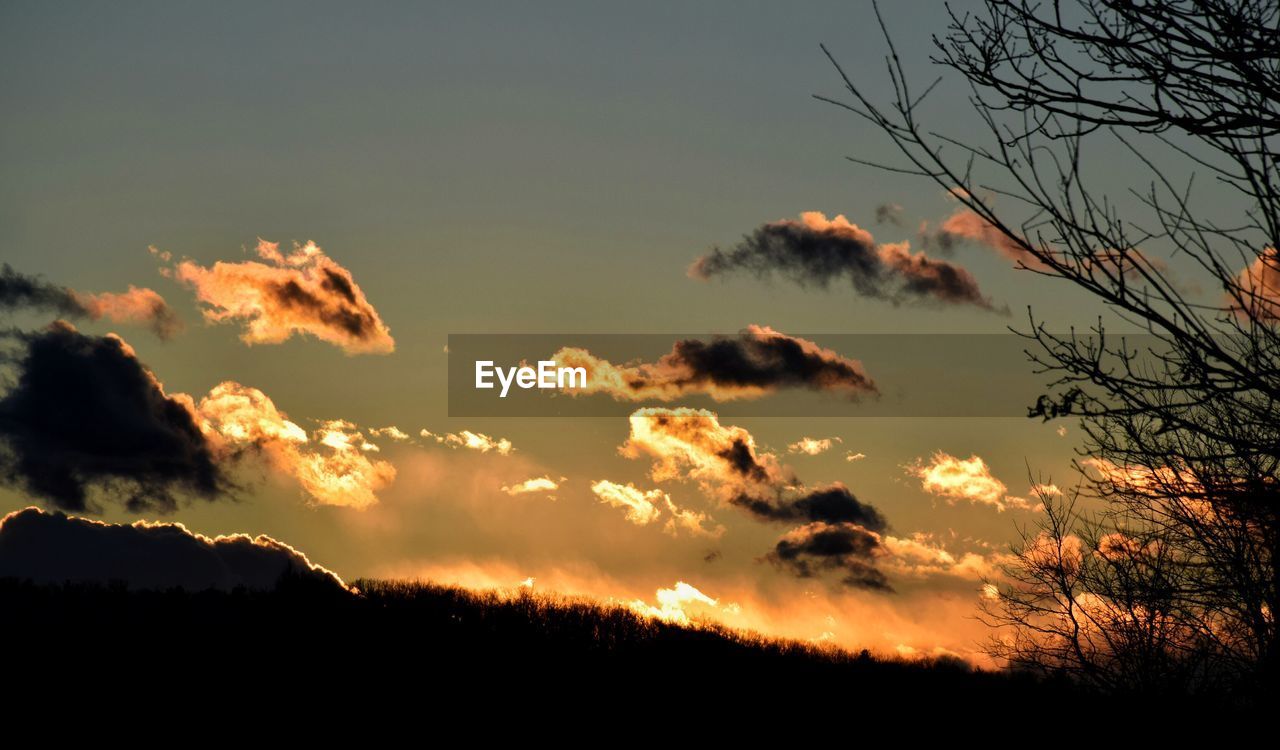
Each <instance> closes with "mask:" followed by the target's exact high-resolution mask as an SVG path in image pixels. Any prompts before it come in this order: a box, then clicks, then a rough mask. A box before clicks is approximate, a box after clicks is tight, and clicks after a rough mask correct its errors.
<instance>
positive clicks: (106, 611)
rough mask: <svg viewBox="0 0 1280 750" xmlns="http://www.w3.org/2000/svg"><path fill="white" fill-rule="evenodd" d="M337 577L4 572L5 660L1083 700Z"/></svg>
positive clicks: (178, 672)
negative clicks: (111, 579) (61, 579)
mask: <svg viewBox="0 0 1280 750" xmlns="http://www.w3.org/2000/svg"><path fill="white" fill-rule="evenodd" d="M354 585H355V587H356V588H357V589H358V590H359V591H360V593H359V594H352V593H349V592H348V591H345V590H342V589H340V588H337V587H333V586H327V585H323V584H319V583H317V582H316V581H315V579H313V578H305V577H300V576H293V577H285V578H283V579H282V580H281V582H280V584H279V585H278V586H277V587H276V588H275V589H274V590H268V591H255V590H250V589H245V588H238V589H235V590H232V591H218V590H208V591H203V592H189V591H185V590H182V589H176V588H175V589H171V590H167V591H155V590H134V589H129V588H128V587H126V586H124V585H123V584H119V585H101V584H86V583H66V584H61V585H48V584H46V585H39V584H35V583H32V582H27V581H20V580H16V579H4V580H0V611H2V612H3V613H4V617H3V618H2V619H0V637H3V639H4V643H6V644H10V646H9V648H8V649H7V651H8V653H7V655H6V669H7V672H8V675H9V676H10V678H11V679H14V680H18V679H22V680H28V681H40V680H41V679H48V678H49V677H50V676H51V675H65V674H74V675H77V676H78V678H80V679H87V680H90V681H92V680H93V679H95V676H98V677H101V678H102V679H104V680H106V679H109V676H112V675H119V674H123V673H125V672H128V673H131V674H133V675H135V676H136V675H138V674H142V675H147V676H148V678H149V679H152V680H153V681H155V682H156V684H162V685H167V686H172V688H173V689H178V690H181V689H184V688H182V687H179V686H182V685H185V684H188V683H189V682H191V681H193V680H195V681H199V682H207V681H208V680H210V679H220V678H221V677H226V676H227V675H229V674H233V673H234V672H235V671H236V670H249V671H251V672H252V673H255V674H263V675H288V679H289V681H290V682H296V683H298V684H306V685H308V686H309V687H310V688H312V689H324V690H336V691H338V692H339V693H346V692H349V691H350V690H351V686H352V685H361V686H364V688H362V689H378V688H379V687H380V686H381V687H382V688H387V687H388V686H389V685H390V684H399V682H398V681H400V680H405V679H408V680H411V681H413V682H414V683H415V684H430V685H432V686H439V685H452V686H455V687H456V686H459V685H471V686H472V689H474V688H475V686H477V685H479V687H480V688H481V689H483V690H485V691H486V694H489V695H497V694H503V693H506V694H509V695H515V694H525V695H530V696H538V695H540V694H544V693H545V692H546V691H551V692H553V694H559V691H563V690H568V691H571V692H572V693H573V694H578V695H587V696H592V695H594V696H595V697H596V698H603V697H605V696H608V695H617V694H619V692H620V691H622V692H625V693H627V694H634V693H636V692H640V693H652V691H653V689H655V688H660V689H661V690H662V693H661V695H668V696H670V695H675V694H680V693H683V694H698V695H702V696H703V700H704V701H705V700H718V699H725V698H727V696H729V695H736V694H753V693H754V694H757V696H758V699H759V700H763V701H766V703H767V705H768V709H769V710H773V709H774V708H776V707H777V706H779V705H781V704H794V703H803V704H806V705H809V706H815V707H816V706H818V705H822V704H831V705H844V706H848V707H851V708H852V707H855V706H856V707H858V709H857V710H859V711H863V710H868V709H871V708H876V707H879V708H883V709H892V708H903V707H905V706H908V705H913V706H920V705H922V704H924V703H928V704H931V705H933V706H935V707H938V708H941V709H943V710H956V711H961V712H963V711H965V710H967V709H968V708H970V707H974V708H978V707H982V706H987V707H990V706H1001V707H1002V709H1013V708H1016V707H1017V706H1019V705H1027V706H1030V705H1032V704H1033V703H1034V702H1036V701H1041V700H1047V699H1055V700H1060V699H1063V698H1068V697H1069V698H1071V699H1072V700H1073V701H1077V705H1081V706H1084V705H1087V704H1088V703H1090V702H1091V701H1093V700H1095V698H1096V696H1093V695H1091V694H1088V693H1085V692H1083V691H1080V690H1078V689H1076V688H1074V687H1072V686H1070V685H1069V684H1067V683H1065V682H1060V681H1056V682H1055V681H1046V680H1043V679H1038V678H1033V677H1032V676H1031V675H1028V674H1013V673H1006V672H990V671H980V670H975V669H973V668H972V667H970V666H969V665H967V664H965V663H963V662H960V661H959V660H955V659H945V658H944V659H937V660H929V661H918V662H917V661H912V662H908V661H901V660H896V659H884V658H879V657H876V656H873V655H871V654H869V653H867V652H865V651H863V652H849V651H845V650H840V649H835V648H827V647H819V646H815V645H812V644H807V643H801V642H796V641H788V640H779V639H773V638H766V637H763V636H760V635H756V634H752V633H746V632H740V631H734V630H730V629H726V628H722V627H718V626H713V625H695V626H686V625H680V624H676V623H671V622H665V621H662V620H658V619H653V618H649V617H645V616H642V615H639V614H637V613H635V612H632V611H631V610H629V609H626V608H624V607H621V606H605V605H601V604H598V603H593V602H590V601H586V600H581V599H573V598H566V597H560V596H554V595H545V594H535V593H532V592H525V593H500V592H474V591H469V590H465V589H461V588H455V587H448V586H440V585H435V584H430V583H420V582H406V581H385V580H361V581H357V582H355V584H354ZM15 644H27V645H24V646H22V647H15ZM389 678H390V679H392V680H393V681H394V682H388V679H389ZM654 695H655V697H656V696H657V695H659V694H654Z"/></svg>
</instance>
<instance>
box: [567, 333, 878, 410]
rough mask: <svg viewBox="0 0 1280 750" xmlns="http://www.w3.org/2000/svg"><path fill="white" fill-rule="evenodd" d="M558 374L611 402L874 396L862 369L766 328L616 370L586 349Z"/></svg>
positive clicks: (680, 347)
mask: <svg viewBox="0 0 1280 750" xmlns="http://www.w3.org/2000/svg"><path fill="white" fill-rule="evenodd" d="M552 359H553V361H555V362H556V363H557V366H559V367H581V368H583V369H585V370H586V373H587V378H586V380H587V387H586V388H574V389H571V390H570V389H566V390H567V391H568V392H570V393H573V394H575V395H578V394H582V395H585V394H591V393H607V394H609V395H611V396H612V397H613V398H614V399H615V400H618V401H643V400H647V399H656V400H660V401H670V400H672V399H676V398H680V397H682V396H686V395H689V394H706V395H708V396H710V397H711V398H713V399H715V400H716V401H729V400H733V399H739V398H758V397H760V396H763V395H766V394H769V393H773V392H775V391H777V390H778V389H779V388H807V389H809V390H814V391H824V392H828V393H837V394H841V395H844V396H847V397H849V398H856V397H857V396H861V395H867V394H874V393H877V390H876V385H875V382H874V381H872V379H871V378H870V377H869V376H868V375H867V373H866V371H865V370H864V369H863V367H862V363H861V362H859V361H857V360H854V359H848V358H846V357H842V356H840V355H839V354H837V353H836V352H834V351H832V350H830V349H824V348H822V347H820V346H818V345H817V344H815V343H813V342H812V341H807V340H805V339H802V338H797V337H794V336H788V335H786V334H784V333H779V332H778V331H775V330H773V329H772V328H769V327H768V326H757V325H752V326H748V327H747V329H746V330H745V331H743V332H742V333H741V334H739V335H738V336H737V337H736V338H726V337H718V338H715V339H713V340H712V341H710V342H706V341H699V340H697V339H685V340H681V341H677V342H676V343H675V345H674V346H673V347H672V349H671V351H670V352H669V353H667V354H664V355H663V356H662V357H660V358H659V359H658V361H657V362H654V363H640V364H627V365H615V364H613V363H611V362H609V361H608V360H604V359H600V358H598V357H596V356H594V355H593V354H591V353H590V352H588V351H587V350H585V349H578V348H569V347H566V348H564V349H561V350H559V351H558V352H556V353H555V354H554V355H552Z"/></svg>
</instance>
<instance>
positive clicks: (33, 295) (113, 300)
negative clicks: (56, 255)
mask: <svg viewBox="0 0 1280 750" xmlns="http://www.w3.org/2000/svg"><path fill="white" fill-rule="evenodd" d="M23 308H26V309H32V310H43V311H46V312H52V313H56V314H58V315H61V316H65V317H73V318H88V319H91V320H102V319H106V320H110V321H111V322H113V323H121V324H126V323H127V324H140V325H146V326H149V327H150V328H151V330H152V331H153V332H154V333H155V334H156V335H157V336H159V337H160V338H162V339H168V338H170V337H171V336H173V335H174V334H176V333H177V332H178V331H180V330H182V321H181V320H180V319H179V318H178V315H177V313H175V312H174V311H173V309H172V308H171V307H169V305H168V303H167V302H165V301H164V297H161V296H160V294H159V293H158V292H156V291H155V290H152V289H147V288H145V287H141V288H140V287H135V286H133V285H130V286H129V291H127V292H102V293H99V294H88V293H83V292H77V291H76V290H74V289H71V288H69V287H65V286H58V285H56V284H50V283H48V282H45V281H41V280H40V279H38V278H35V277H32V276H25V275H23V274H20V273H18V272H17V271H14V270H13V269H12V268H10V267H9V264H7V263H5V264H3V265H0V310H17V309H23Z"/></svg>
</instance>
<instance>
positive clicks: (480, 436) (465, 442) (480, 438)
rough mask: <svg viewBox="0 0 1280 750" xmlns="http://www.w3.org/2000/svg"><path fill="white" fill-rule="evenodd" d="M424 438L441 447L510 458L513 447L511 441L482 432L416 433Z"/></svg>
mask: <svg viewBox="0 0 1280 750" xmlns="http://www.w3.org/2000/svg"><path fill="white" fill-rule="evenodd" d="M418 434H419V435H421V436H422V437H424V438H431V439H433V440H435V441H436V442H437V443H440V444H441V445H447V446H449V447H450V448H466V449H468V450H473V451H479V452H481V453H488V452H490V451H493V452H494V453H497V454H498V455H499V456H510V455H511V453H512V451H514V450H515V447H514V446H512V445H511V441H510V440H507V439H506V438H495V437H491V436H489V435H486V434H484V433H483V432H472V431H471V430H461V431H459V432H446V433H443V434H440V433H435V432H432V431H430V430H422V431H421V432H419V433H418Z"/></svg>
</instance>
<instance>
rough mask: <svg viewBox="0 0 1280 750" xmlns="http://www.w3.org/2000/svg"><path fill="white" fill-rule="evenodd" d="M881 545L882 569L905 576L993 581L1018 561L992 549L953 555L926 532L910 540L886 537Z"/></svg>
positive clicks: (916, 534) (913, 535) (912, 536)
mask: <svg viewBox="0 0 1280 750" xmlns="http://www.w3.org/2000/svg"><path fill="white" fill-rule="evenodd" d="M881 542H882V543H883V544H884V548H885V551H886V553H887V554H886V555H885V557H884V559H883V561H882V562H881V566H882V567H884V568H885V569H886V570H890V571H892V572H893V573H894V574H895V575H898V576H904V577H913V578H930V577H934V576H950V577H953V578H959V579H961V580H966V581H974V582H982V581H989V580H994V579H997V578H999V577H1001V575H1002V566H1003V565H1006V564H1008V563H1010V562H1012V561H1013V559H1014V558H1013V557H1012V555H1009V554H1007V553H1000V552H991V551H989V550H988V551H984V552H974V551H972V550H969V551H965V552H952V551H951V550H948V549H946V548H945V547H944V546H943V545H942V544H941V543H939V542H938V540H937V539H936V538H934V536H933V535H931V534H924V533H915V534H912V535H911V536H909V537H895V536H889V535H885V536H883V537H882V538H881Z"/></svg>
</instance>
